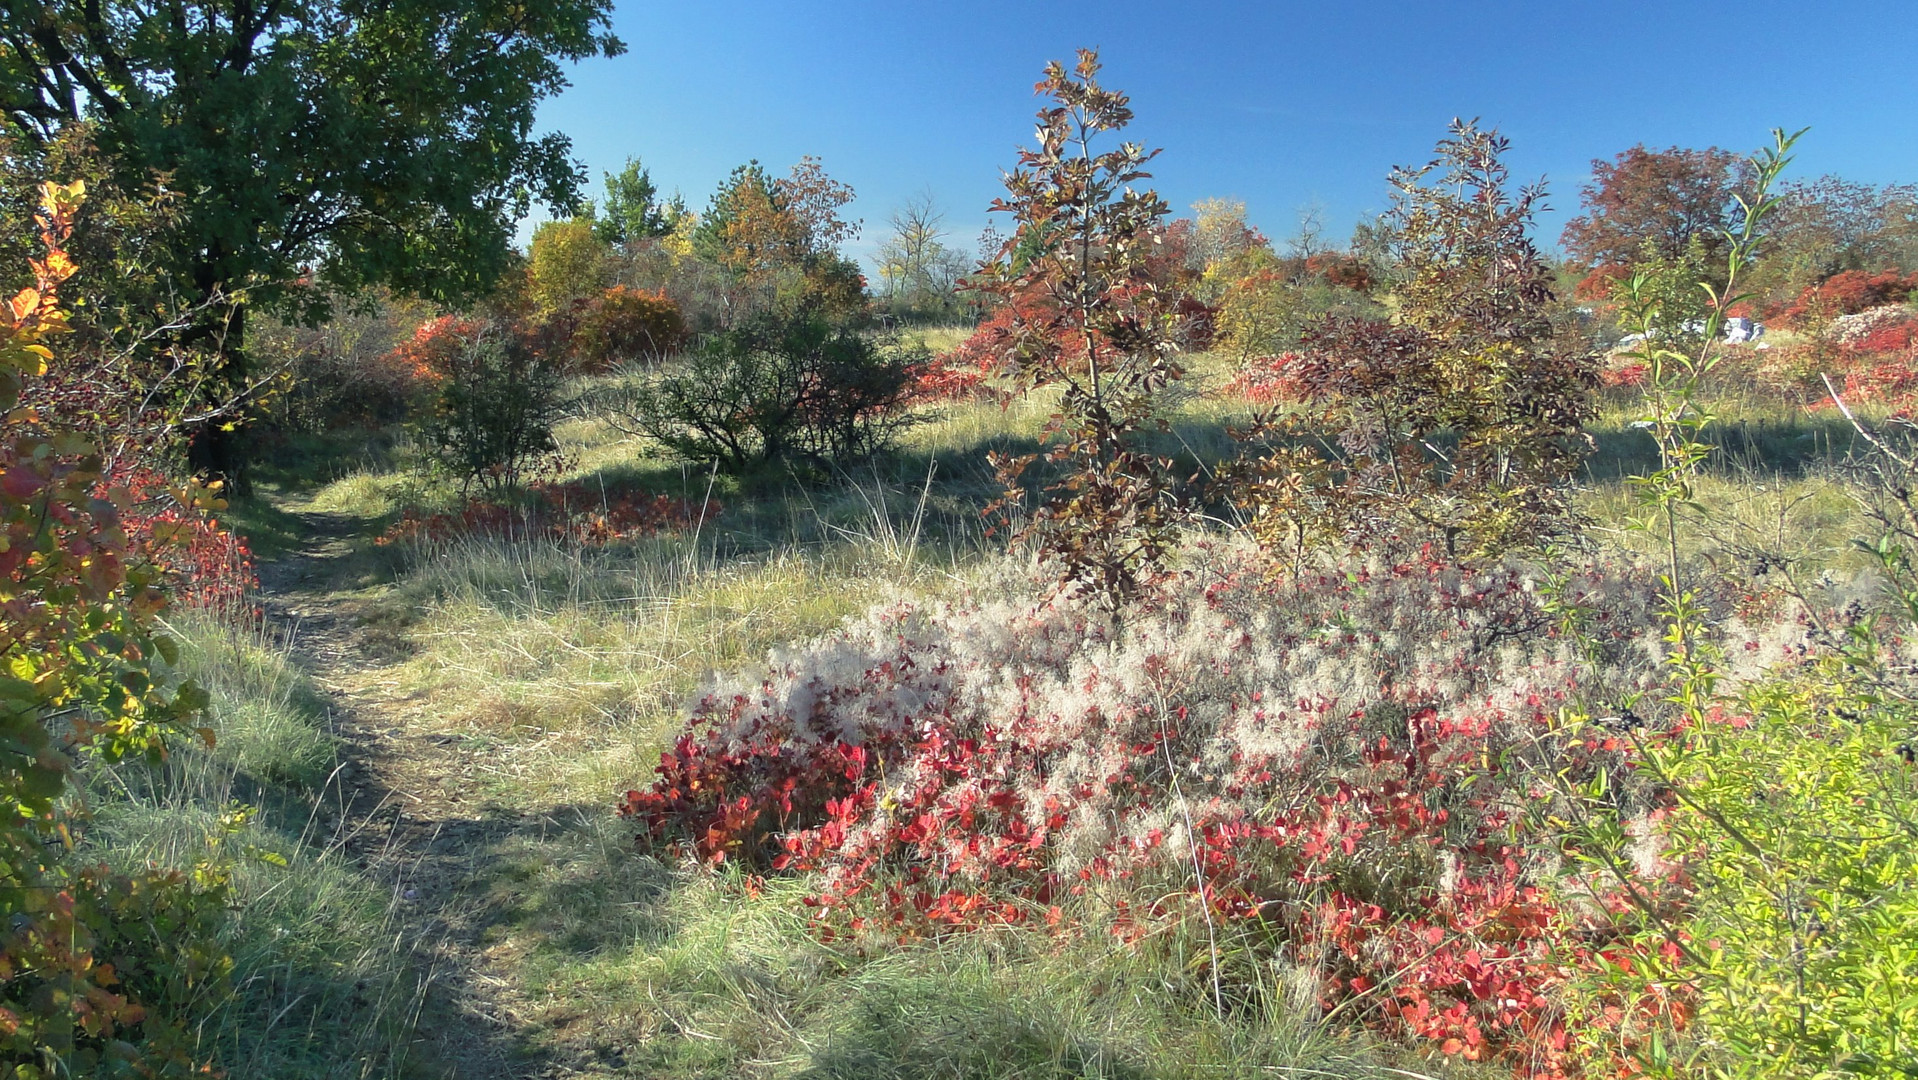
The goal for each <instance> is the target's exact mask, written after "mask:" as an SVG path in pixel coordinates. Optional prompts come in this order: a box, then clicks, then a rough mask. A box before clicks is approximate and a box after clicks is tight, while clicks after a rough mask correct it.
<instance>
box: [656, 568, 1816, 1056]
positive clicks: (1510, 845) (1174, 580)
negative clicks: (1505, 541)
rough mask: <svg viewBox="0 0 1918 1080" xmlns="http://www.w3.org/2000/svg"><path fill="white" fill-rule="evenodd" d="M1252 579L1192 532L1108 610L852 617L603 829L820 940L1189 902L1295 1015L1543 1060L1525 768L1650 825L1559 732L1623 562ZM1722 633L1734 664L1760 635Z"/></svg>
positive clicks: (1601, 631) (909, 611) (792, 659)
mask: <svg viewBox="0 0 1918 1080" xmlns="http://www.w3.org/2000/svg"><path fill="white" fill-rule="evenodd" d="M1267 565H1268V564H1267V563H1265V562H1264V561H1263V560H1261V559H1260V558H1259V557H1258V556H1257V555H1256V554H1253V553H1250V552H1248V551H1246V550H1244V549H1242V548H1240V547H1238V546H1236V545H1233V544H1228V543H1223V542H1219V543H1208V544H1200V545H1197V546H1195V547H1194V548H1192V549H1191V550H1190V551H1189V552H1188V553H1187V565H1186V566H1185V567H1184V569H1182V570H1181V571H1179V572H1178V573H1176V574H1174V575H1172V576H1171V577H1170V578H1169V579H1168V580H1167V581H1166V582H1164V583H1163V584H1160V585H1157V586H1155V587H1154V588H1152V589H1151V590H1148V591H1147V592H1145V593H1144V594H1142V596H1141V598H1140V600H1139V602H1138V604H1137V605H1136V606H1135V607H1134V608H1132V609H1131V610H1130V611H1128V613H1127V615H1126V618H1125V619H1124V621H1123V623H1122V624H1121V623H1117V622H1115V621H1114V620H1112V619H1111V618H1109V617H1108V616H1106V615H1104V614H1101V613H1100V612H1098V611H1097V610H1095V609H1093V608H1091V607H1088V606H1084V605H1080V604H1074V603H1072V602H1069V601H1066V600H1062V599H1060V598H1058V597H1056V596H1051V595H1050V594H1048V593H1046V592H1045V591H1044V590H1043V585H1042V582H1041V581H1040V580H1039V579H1038V578H1037V577H1036V576H1032V577H1029V576H1022V575H1020V574H1015V573H1013V572H1011V571H1010V570H1007V571H1002V576H1001V577H1000V578H999V579H996V580H993V581H990V582H988V583H986V584H984V585H983V586H981V587H980V588H978V589H977V590H976V591H975V592H974V593H973V594H972V595H970V596H967V597H965V598H962V599H958V600H953V601H949V602H946V603H942V604H926V603H920V602H916V601H902V602H898V603H895V604H892V605H889V606H886V607H883V608H880V609H878V610H876V611H874V612H873V613H871V614H870V615H869V616H868V617H866V618H864V619H862V620H859V621H857V622H854V623H852V624H850V625H848V626H847V627H845V628H844V629H843V630H841V631H840V632H838V633H837V634H834V635H833V636H831V637H829V638H827V639H825V640H822V641H819V642H816V643H814V644H812V645H809V646H805V647H803V648H799V649H794V650H789V651H784V652H780V653H776V654H775V655H774V656H773V657H772V660H771V663H770V664H769V666H768V667H767V668H766V669H765V670H763V671H761V672H758V673H757V674H755V675H752V676H747V677H741V678H735V679H727V680H722V681H720V682H719V683H717V684H716V685H715V686H713V688H712V689H711V690H710V691H709V692H708V693H707V694H706V695H705V696H704V697H703V698H701V699H700V700H699V702H698V703H697V704H696V706H695V707H694V710H693V715H692V718H691V720H690V722H689V725H688V727H687V729H686V731H685V732H684V733H683V734H682V735H681V736H680V738H679V739H678V741H677V742H676V743H675V745H674V746H673V747H672V749H670V750H669V751H667V752H666V753H665V754H664V755H663V756H662V761H661V764H660V767H659V770H658V772H659V778H658V780H657V781H656V782H655V783H654V784H653V785H652V786H651V787H650V788H649V789H647V790H645V791H632V792H628V793H627V796H626V799H625V802H624V807H623V810H624V812H625V813H627V814H628V815H630V816H632V817H634V818H635V819H637V820H638V821H639V822H640V823H641V824H642V825H643V827H644V829H645V835H646V838H647V839H648V840H649V842H654V843H667V844H678V845H682V846H683V847H684V849H686V850H688V851H691V852H694V853H696V854H697V855H699V856H700V857H702V858H704V859H707V860H709V861H715V862H717V861H721V860H727V859H733V860H739V861H742V862H745V863H747V864H750V865H757V866H760V867H762V868H771V869H804V870H811V871H816V872H817V873H818V880H819V881H820V883H821V885H820V889H819V891H818V894H817V895H816V896H815V897H814V898H813V899H812V901H811V903H812V904H813V905H814V909H815V913H816V918H817V919H818V921H819V922H820V923H821V925H822V927H823V928H825V931H826V932H828V933H846V932H853V933H862V932H863V933H879V932H885V933H889V934H897V935H900V936H903V937H910V936H916V935H922V934H929V933H945V932H951V931H952V930H954V929H963V928H973V927H979V926H987V925H996V924H1004V923H1024V922H1029V921H1034V920H1044V921H1047V922H1049V923H1050V922H1056V921H1058V920H1059V919H1060V911H1059V908H1058V906H1057V905H1058V904H1060V903H1064V902H1066V898H1067V897H1069V896H1074V895H1084V894H1087V893H1091V894H1093V895H1096V896H1107V897H1112V898H1115V899H1113V901H1112V903H1111V904H1110V905H1109V907H1110V910H1111V911H1112V912H1113V929H1114V930H1115V932H1117V933H1119V934H1120V935H1121V936H1122V937H1125V938H1128V939H1132V940H1138V939H1142V938H1145V937H1148V936H1150V935H1152V934H1154V933H1156V932H1157V931H1158V930H1159V929H1161V928H1163V927H1165V926H1167V925H1169V924H1170V923H1172V922H1175V921H1178V920H1180V919H1183V918H1187V917H1190V916H1191V915H1192V914H1193V913H1194V912H1198V911H1202V910H1204V911H1207V913H1208V917H1210V918H1214V919H1217V920H1220V921H1222V922H1225V923H1227V924H1233V925H1236V926H1238V927H1240V928H1242V929H1245V930H1247V931H1248V932H1252V933H1255V934H1256V935H1257V936H1259V937H1260V938H1261V940H1264V941H1265V942H1266V943H1267V947H1268V948H1269V949H1270V950H1271V953H1272V954H1273V955H1274V956H1275V957H1276V958H1278V959H1281V960H1283V961H1285V962H1288V963H1291V964H1294V965H1297V966H1299V967H1301V968H1305V969H1309V970H1310V971H1311V972H1312V973H1313V977H1314V980H1315V981H1314V986H1315V990H1316V993H1317V994H1318V996H1319V998H1320V1001H1321V1003H1322V1004H1323V1005H1324V1006H1325V1007H1326V1008H1340V1007H1341V1003H1342V1002H1348V1001H1349V1002H1354V1004H1353V1005H1352V1006H1351V1008H1353V1009H1357V1010H1359V1011H1360V1012H1361V1013H1363V1014H1364V1015H1367V1016H1370V1017H1371V1018H1372V1019H1374V1020H1375V1021H1376V1022H1377V1023H1378V1024H1380V1025H1381V1026H1382V1027H1384V1028H1386V1029H1388V1030H1390V1031H1392V1032H1394V1033H1396V1034H1401V1035H1409V1036H1420V1037H1429V1038H1432V1039H1434V1040H1437V1041H1439V1042H1440V1043H1442V1044H1443V1045H1444V1046H1445V1047H1446V1048H1447V1049H1448V1050H1452V1051H1455V1052H1458V1053H1462V1054H1466V1055H1467V1056H1472V1057H1479V1056H1496V1055H1498V1054H1507V1055H1510V1054H1518V1053H1520V1052H1521V1050H1522V1052H1523V1053H1525V1054H1530V1055H1534V1056H1535V1055H1537V1054H1540V1053H1545V1054H1547V1055H1548V1056H1549V1055H1550V1054H1551V1053H1553V1052H1555V1050H1554V1048H1556V1052H1562V1051H1563V1049H1564V1047H1565V1039H1564V1032H1563V1028H1562V1024H1561V1023H1560V1021H1559V1019H1558V1014H1557V1012H1556V1011H1555V1009H1556V1006H1554V1005H1553V1004H1552V999H1551V997H1550V994H1549V992H1548V991H1549V990H1550V988H1551V987H1552V986H1554V985H1556V984H1557V983H1558V982H1559V981H1560V979H1561V969H1562V966H1563V965H1565V964H1572V963H1578V962H1580V961H1579V959H1578V958H1577V957H1575V956H1574V957H1573V958H1571V959H1567V957H1566V956H1561V955H1558V949H1559V946H1562V945H1565V944H1566V941H1567V939H1565V938H1564V935H1563V934H1562V933H1559V931H1560V930H1562V929H1563V928H1564V927H1566V926H1568V925H1572V924H1578V923H1580V922H1581V920H1585V919H1586V916H1587V915H1589V916H1591V919H1590V920H1586V922H1587V923H1588V924H1595V923H1594V922H1593V921H1594V920H1595V921H1604V915H1605V912H1604V910H1603V909H1604V908H1605V907H1606V906H1607V901H1606V898H1605V893H1604V888H1603V887H1602V885H1596V884H1595V885H1593V886H1592V888H1590V889H1589V890H1587V891H1588V892H1589V894H1590V907H1591V910H1590V911H1589V912H1580V911H1577V910H1566V909H1565V908H1564V907H1563V906H1562V902H1556V901H1553V900H1550V899H1548V897H1547V895H1546V892H1545V891H1544V890H1543V888H1542V886H1543V885H1544V884H1545V883H1546V880H1547V878H1548V877H1550V876H1552V875H1553V874H1556V873H1557V863H1556V856H1555V854H1554V852H1553V850H1552V844H1551V843H1550V842H1549V840H1548V839H1547V838H1546V837H1545V836H1544V835H1543V834H1542V832H1541V830H1542V825H1540V824H1539V823H1540V822H1541V821H1542V820H1543V819H1544V816H1545V814H1544V811H1547V810H1549V808H1550V804H1551V801H1552V799H1553V798H1554V791H1555V790H1556V789H1555V787H1554V785H1553V783H1552V782H1551V777H1552V776H1553V775H1554V774H1555V773H1556V772H1559V771H1569V772H1571V773H1573V774H1576V775H1578V776H1582V777H1590V776H1595V775H1597V774H1599V773H1605V774H1607V775H1609V776H1610V777H1611V783H1612V784H1613V789H1614V790H1615V792H1616V798H1617V799H1619V800H1620V803H1619V805H1620V807H1621V808H1622V809H1623V811H1624V812H1625V813H1626V814H1627V815H1629V816H1633V817H1636V818H1637V819H1639V820H1640V821H1641V824H1642V828H1643V829H1644V830H1646V831H1647V832H1648V834H1649V832H1650V831H1651V829H1652V824H1651V822H1652V821H1654V820H1655V818H1656V815H1657V814H1659V813H1660V812H1662V808H1661V803H1660V800H1659V797H1658V794H1657V793H1656V792H1655V791H1652V790H1650V789H1648V788H1645V787H1644V786H1643V785H1642V784H1640V783H1639V781H1637V780H1635V779H1634V778H1633V776H1632V774H1631V773H1630V771H1629V770H1628V769H1627V768H1626V767H1625V748H1624V746H1623V745H1622V743H1621V741H1620V740H1619V739H1617V738H1610V737H1604V738H1590V739H1582V740H1578V741H1575V742H1568V741H1567V740H1565V739H1562V738H1560V737H1559V735H1558V734H1557V733H1556V732H1555V726H1556V718H1557V716H1558V714H1559V712H1560V710H1561V709H1562V708H1563V707H1565V706H1566V705H1567V704H1568V703H1570V702H1572V701H1573V700H1574V699H1575V698H1576V699H1578V700H1581V701H1585V702H1599V703H1616V702H1619V701H1622V700H1628V699H1630V697H1631V695H1634V694H1636V693H1639V692H1642V691H1645V690H1647V689H1649V688H1651V687H1652V686H1653V685H1654V683H1655V682H1656V680H1657V678H1658V672H1657V669H1658V665H1659V663H1660V661H1661V658H1662V656H1663V649H1664V646H1663V644H1662V641H1661V637H1660V624H1659V620H1658V618H1657V616H1656V614H1655V611H1654V609H1653V604H1654V600H1653V591H1654V590H1653V587H1652V585H1651V582H1650V580H1649V577H1648V575H1646V574H1644V573H1641V572H1638V571H1635V570H1630V569H1618V568H1604V567H1590V568H1586V569H1584V570H1582V571H1580V572H1578V573H1575V574H1572V575H1570V576H1569V577H1566V578H1561V579H1555V580H1553V581H1550V582H1548V581H1546V580H1544V579H1541V578H1540V577H1539V576H1538V575H1537V574H1536V573H1535V572H1533V571H1530V570H1528V569H1526V568H1525V567H1524V566H1522V565H1520V564H1517V563H1510V564H1496V565H1490V566H1483V567H1477V568H1471V567H1464V566H1460V565H1457V564H1455V563H1451V562H1448V561H1445V560H1441V559H1438V558H1436V557H1433V556H1432V555H1431V554H1430V552H1429V549H1428V552H1427V553H1426V554H1425V555H1423V556H1421V557H1420V558H1417V559H1413V560H1411V561H1408V562H1404V563H1398V564H1387V563H1382V562H1373V563H1345V564H1335V563H1326V564H1324V565H1322V566H1321V567H1319V568H1318V569H1316V570H1314V571H1312V572H1310V573H1306V574H1303V575H1300V576H1297V577H1293V578H1289V579H1286V580H1281V581H1274V580H1272V579H1271V578H1270V577H1269V576H1268V575H1267V574H1266V572H1265V571H1264V569H1263V568H1264V567H1265V566H1267ZM1568 606H1576V607H1577V608H1578V609H1580V610H1582V611H1584V612H1585V613H1586V615H1585V625H1584V632H1583V633H1582V634H1580V635H1577V636H1576V639H1574V638H1573V637H1569V636H1563V635H1561V634H1560V633H1559V632H1558V630H1559V626H1560V618H1561V616H1560V613H1561V612H1562V611H1563V610H1565V609H1566V608H1567V607H1568ZM1725 625H1726V627H1727V628H1728V632H1737V631H1738V630H1739V629H1740V624H1738V623H1737V622H1736V620H1730V621H1728V622H1727V623H1726V624H1725ZM1749 636H1750V637H1751V641H1750V642H1749V647H1746V648H1742V649H1741V650H1738V651H1740V652H1741V653H1743V654H1748V655H1751V656H1753V657H1754V659H1753V662H1754V663H1760V664H1762V663H1763V662H1764V660H1765V659H1766V658H1767V657H1773V656H1776V655H1777V654H1779V652H1780V651H1781V649H1782V648H1784V644H1785V643H1786V638H1785V637H1784V636H1780V635H1757V634H1752V635H1749ZM1761 638H1762V640H1761ZM1744 644H1746V643H1743V642H1741V645H1744ZM1761 653H1762V654H1764V655H1763V656H1759V655H1758V654H1761ZM1648 845H1649V846H1650V847H1652V848H1655V846H1656V845H1655V843H1652V842H1650V841H1648ZM1644 861H1645V864H1646V865H1645V868H1646V872H1647V873H1649V874H1651V875H1652V876H1653V880H1651V881H1648V882H1647V883H1646V885H1645V886H1644V887H1645V888H1646V889H1648V890H1650V891H1652V892H1661V891H1664V890H1666V889H1667V887H1668V884H1669V883H1668V882H1667V881H1665V880H1663V879H1662V878H1661V877H1660V875H1665V876H1669V874H1670V873H1671V869H1672V868H1670V867H1668V866H1665V865H1664V864H1662V863H1660V861H1659V860H1657V859H1656V858H1651V857H1648V858H1647V859H1646V860H1644ZM1142 894H1151V895H1154V896H1158V897H1160V899H1158V900H1157V901H1155V902H1151V903H1141V902H1139V901H1138V900H1137V899H1136V897H1137V896H1139V895H1142ZM1613 906H1615V905H1613ZM1208 909H1209V910H1208ZM1548 930H1549V931H1551V932H1552V933H1553V934H1558V936H1557V937H1549V936H1548ZM1595 940H1596V939H1595ZM1604 947H1605V946H1604V944H1603V942H1602V941H1600V942H1599V943H1598V944H1588V945H1582V946H1578V948H1582V949H1583V951H1584V959H1585V960H1587V961H1590V960H1591V959H1592V958H1593V957H1594V956H1595V955H1596V954H1597V953H1598V952H1600V951H1602V949H1603V948H1604ZM1576 951H1577V950H1576V949H1575V950H1574V952H1576Z"/></svg>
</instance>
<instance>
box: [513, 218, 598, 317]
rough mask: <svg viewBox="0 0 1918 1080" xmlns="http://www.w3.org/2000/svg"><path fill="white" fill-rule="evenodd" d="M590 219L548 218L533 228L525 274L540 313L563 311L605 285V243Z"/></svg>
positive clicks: (596, 292) (548, 313)
mask: <svg viewBox="0 0 1918 1080" xmlns="http://www.w3.org/2000/svg"><path fill="white" fill-rule="evenodd" d="M596 224H597V223H596V222H595V221H594V220H593V219H592V218H572V219H570V220H567V221H548V222H545V223H543V224H541V225H540V227H539V228H537V229H535V230H533V242H532V244H531V245H530V248H531V250H530V251H529V252H528V254H527V268H526V272H527V276H528V278H529V284H530V287H531V289H532V296H533V303H534V304H535V305H536V306H537V307H538V309H539V312H540V314H542V315H551V314H553V313H554V312H560V311H565V310H566V309H568V308H570V307H572V306H573V304H574V302H575V301H579V300H584V299H586V298H587V297H589V296H596V295H598V294H599V291H600V290H601V289H603V288H605V285H606V273H607V257H608V256H609V255H611V254H612V252H611V251H609V250H607V247H606V242H605V241H604V240H602V239H600V237H599V235H598V230H597V229H596V227H595V226H596Z"/></svg>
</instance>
